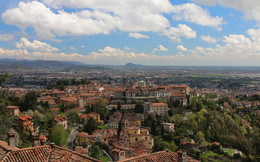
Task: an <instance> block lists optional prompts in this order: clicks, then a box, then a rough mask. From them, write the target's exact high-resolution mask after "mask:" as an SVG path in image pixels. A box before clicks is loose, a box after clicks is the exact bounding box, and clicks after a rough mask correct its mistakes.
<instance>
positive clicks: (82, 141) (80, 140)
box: [75, 132, 96, 146]
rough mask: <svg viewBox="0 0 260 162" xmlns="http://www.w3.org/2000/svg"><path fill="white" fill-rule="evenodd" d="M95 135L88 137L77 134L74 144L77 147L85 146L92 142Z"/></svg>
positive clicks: (80, 133)
mask: <svg viewBox="0 0 260 162" xmlns="http://www.w3.org/2000/svg"><path fill="white" fill-rule="evenodd" d="M95 137H96V136H95V135H89V134H88V133H85V132H79V133H77V134H76V140H75V143H76V145H77V146H87V145H88V144H89V143H90V142H91V141H94V139H95Z"/></svg>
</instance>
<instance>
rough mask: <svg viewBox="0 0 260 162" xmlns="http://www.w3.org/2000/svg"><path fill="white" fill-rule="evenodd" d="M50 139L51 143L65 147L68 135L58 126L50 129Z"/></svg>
mask: <svg viewBox="0 0 260 162" xmlns="http://www.w3.org/2000/svg"><path fill="white" fill-rule="evenodd" d="M50 137H51V139H50V140H51V142H54V143H55V144H56V145H58V146H65V145H66V144H67V138H68V134H67V132H66V131H65V130H64V128H63V126H62V125H60V124H57V125H56V126H54V127H53V128H52V131H51V136H50Z"/></svg>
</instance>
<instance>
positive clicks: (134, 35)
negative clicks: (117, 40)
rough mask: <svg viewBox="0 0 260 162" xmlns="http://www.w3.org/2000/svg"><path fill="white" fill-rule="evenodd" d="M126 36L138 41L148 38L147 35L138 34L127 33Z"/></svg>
mask: <svg viewBox="0 0 260 162" xmlns="http://www.w3.org/2000/svg"><path fill="white" fill-rule="evenodd" d="M128 36H129V37H133V38H136V39H139V38H146V39H148V38H149V36H148V35H144V34H140V33H129V35H128Z"/></svg>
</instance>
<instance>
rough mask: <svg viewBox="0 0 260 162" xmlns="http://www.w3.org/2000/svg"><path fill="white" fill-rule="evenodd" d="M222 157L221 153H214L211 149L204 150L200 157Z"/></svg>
mask: <svg viewBox="0 0 260 162" xmlns="http://www.w3.org/2000/svg"><path fill="white" fill-rule="evenodd" d="M213 156H214V157H222V156H223V155H219V154H216V153H215V152H213V151H207V152H204V153H203V154H201V157H204V158H206V159H208V158H209V157H213Z"/></svg>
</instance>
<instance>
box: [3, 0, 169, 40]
mask: <svg viewBox="0 0 260 162" xmlns="http://www.w3.org/2000/svg"><path fill="white" fill-rule="evenodd" d="M44 2H45V3H46V4H47V5H49V6H52V7H64V6H65V7H69V8H81V9H82V10H79V11H75V12H66V11H64V10H57V11H56V12H53V11H52V10H51V9H50V8H48V7H47V6H46V5H45V4H43V3H41V2H38V1H32V2H28V3H25V2H20V3H19V5H18V7H17V8H13V9H8V10H7V11H5V12H4V13H3V14H2V19H3V21H4V22H5V23H7V24H10V25H15V26H18V27H19V28H20V29H21V30H23V31H25V29H26V28H27V27H29V26H31V27H32V28H33V29H34V30H35V32H36V34H37V36H38V37H40V38H42V39H50V38H53V37H55V36H67V35H69V36H71V35H72V36H77V35H94V34H110V33H111V32H112V31H115V30H117V29H119V30H121V31H126V32H142V31H152V32H160V31H162V30H164V29H165V28H167V27H170V24H169V21H168V19H167V18H166V17H164V16H163V13H169V12H170V11H171V8H172V5H171V3H170V2H169V1H168V0H161V1H158V0H151V1H138V2H136V0H124V1H123V0H122V1H120V2H119V1H118V0H111V1H109V2H108V1H107V0H99V1H94V0H89V1H83V0H76V1H71V0H64V1H52V0H46V1H44ZM83 8H89V9H90V10H87V9H83Z"/></svg>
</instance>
